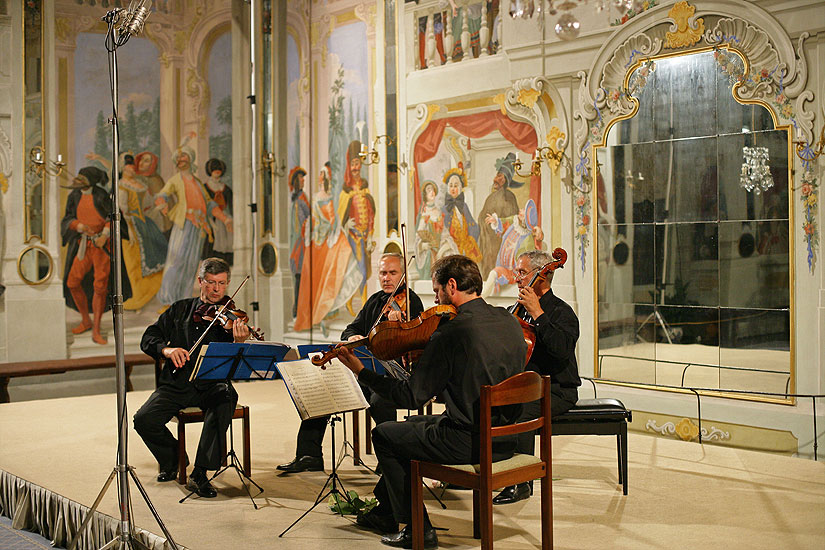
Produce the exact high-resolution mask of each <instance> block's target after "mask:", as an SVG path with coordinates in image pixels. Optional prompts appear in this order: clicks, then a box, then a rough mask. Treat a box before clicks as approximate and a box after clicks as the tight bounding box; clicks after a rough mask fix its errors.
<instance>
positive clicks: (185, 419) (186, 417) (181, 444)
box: [173, 405, 252, 485]
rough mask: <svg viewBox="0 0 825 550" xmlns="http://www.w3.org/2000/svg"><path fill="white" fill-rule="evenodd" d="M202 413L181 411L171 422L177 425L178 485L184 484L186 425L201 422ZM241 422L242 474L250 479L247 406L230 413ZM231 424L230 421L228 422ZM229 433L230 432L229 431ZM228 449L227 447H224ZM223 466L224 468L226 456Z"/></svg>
mask: <svg viewBox="0 0 825 550" xmlns="http://www.w3.org/2000/svg"><path fill="white" fill-rule="evenodd" d="M203 415H204V412H203V411H202V410H200V409H198V408H197V407H190V408H189V409H182V410H181V411H179V412H178V414H176V415H175V417H174V418H173V420H176V421H177V423H178V483H180V484H181V485H185V484H186V425H187V424H192V423H193V422H203ZM236 418H240V419H242V420H243V426H242V427H243V473H244V475H245V476H246V477H248V478H251V477H252V455H251V450H250V447H251V441H250V439H251V438H250V435H249V407H248V406H247V405H237V406H236V407H235V411H234V412H233V413H232V419H233V420H234V419H236ZM230 422H231V420H230ZM230 432H231V430H230ZM224 448H225V449H228V448H229V447H228V446H224ZM223 465H224V466H226V456H224V462H223Z"/></svg>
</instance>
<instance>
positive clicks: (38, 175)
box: [21, 0, 49, 244]
mask: <svg viewBox="0 0 825 550" xmlns="http://www.w3.org/2000/svg"><path fill="white" fill-rule="evenodd" d="M22 9H23V18H22V27H23V28H22V32H21V37H22V42H23V43H22V52H23V56H22V65H23V66H22V71H21V74H22V75H23V109H22V112H23V121H22V125H23V127H22V135H23V144H24V147H23V152H22V153H23V161H22V163H21V166H25V167H26V168H27V169H26V170H24V171H23V186H24V192H23V242H24V243H30V242H32V241H34V240H39V241H40V242H41V243H43V244H46V220H47V217H46V214H47V210H46V184H47V178H48V173H47V171H46V170H44V169H35V168H36V167H35V166H33V165H32V162H31V159H30V152H31V151H34V150H35V149H36V148H39V149H40V150H41V151H43V155H42V161H43V162H44V163H46V164H48V162H49V161H48V157H47V156H46V155H45V146H44V144H43V138H44V136H45V120H46V118H45V117H46V111H45V101H44V89H45V70H44V63H43V61H44V53H45V36H44V32H43V24H44V20H43V3H42V1H41V0H38V1H37V2H35V4H34V5H33V6H29V5H28V3H24V4H23V8H22ZM35 12H36V13H35ZM30 17H37V18H39V20H40V21H39V29H38V34H39V37H38V40H37V41H36V42H37V44H38V46H37V48H38V51H36V52H32V51H31V47H30V46H29V44H30V42H32V41H30V40H29V34H30V32H31V30H32V29H31V26H30V25H29V24H28V20H29V18H30ZM32 53H34V54H39V58H38V59H39V63H38V66H37V71H36V73H32V71H31V64H30V63H29V61H28V60H29V57H30V56H31V55H32ZM32 78H35V79H36V81H37V82H38V83H39V90H37V92H36V94H37V95H39V104H40V105H39V126H40V127H39V139H35V140H33V141H30V140H29V136H28V132H29V131H31V130H33V129H34V128H29V125H28V124H27V118H28V113H29V109H28V106H29V105H28V104H29V90H28V88H29V86H28V84H29V82H30V79H32ZM30 182H31V186H32V187H34V186H37V185H39V186H40V228H39V230H37V229H36V228H35V227H33V223H32V219H31V218H32V214H31V208H32V201H33V197H32V195H31V193H30Z"/></svg>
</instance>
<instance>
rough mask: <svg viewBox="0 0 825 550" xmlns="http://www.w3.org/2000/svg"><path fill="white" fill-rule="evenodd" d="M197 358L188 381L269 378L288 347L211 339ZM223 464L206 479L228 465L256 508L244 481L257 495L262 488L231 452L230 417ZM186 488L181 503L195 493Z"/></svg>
mask: <svg viewBox="0 0 825 550" xmlns="http://www.w3.org/2000/svg"><path fill="white" fill-rule="evenodd" d="M203 350H204V351H202V352H201V355H200V357H198V361H197V364H196V366H195V370H194V371H193V372H192V376H191V378H190V379H191V380H195V379H197V380H223V381H225V382H226V383H227V384H229V383H230V382H231V381H232V380H272V379H273V378H275V374H276V371H275V368H274V367H275V362H276V361H280V360H281V359H283V358H284V356H285V355H286V354H287V353H288V352H289V350H290V347H289V346H287V345H285V344H274V343H271V342H244V343H239V344H236V343H232V342H212V343H210V344H208V345H206V346H204V347H203ZM225 462H226V466H224V467H223V468H221V469H220V470H218V471H216V472H215V473H214V474H213V475H212V477H210V478H209V481H210V482H211V481H212V480H213V479H215V478H216V477H218V476H219V475H221V474H222V473H224V472H225V471H226V470H228V469H230V468H232V469H233V470H235V472H236V473H237V474H238V478H239V479H240V480H241V484H242V485H243V487H244V489H246V494H247V495H249V500H251V501H252V506H254V507H255V509H256V510H257V509H258V504H257V503H256V502H255V498H254V497H253V496H252V492H251V491H250V488H249V485H248V484H247V481H248V482H249V483H251V484H252V485H254V486H255V487H257V488H258V494H257V495H255V496H258V495H260V494H261V493H263V492H264V490H263V487H261V486H260V485H258V484H257V483H255V482H254V481H252V479H251V478H250V477H248V476H247V475H246V474H245V473H244V471H243V467H242V466H241V461H240V460H239V459H238V455H237V454H236V453H235V437H234V433H233V431H232V420H230V421H229V451H228V452H227V453H226V459H225ZM195 492H196V491H190V492H189V494H188V495H186V496H185V497H183V498H182V499H180V501H179V502H181V503H182V502H184V501H185V500H186V499H188V498H189V497H191V496H192V495H194V494H195Z"/></svg>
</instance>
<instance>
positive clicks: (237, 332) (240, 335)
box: [232, 319, 251, 344]
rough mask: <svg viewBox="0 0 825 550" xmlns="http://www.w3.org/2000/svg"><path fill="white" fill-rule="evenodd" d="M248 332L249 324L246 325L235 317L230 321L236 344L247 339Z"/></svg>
mask: <svg viewBox="0 0 825 550" xmlns="http://www.w3.org/2000/svg"><path fill="white" fill-rule="evenodd" d="M250 334H251V331H250V330H249V325H247V324H246V323H244V322H243V321H241V320H240V319H235V320H234V321H233V322H232V337H233V339H234V340H235V343H236V344H239V343H241V342H246V341H247V340H249V335H250Z"/></svg>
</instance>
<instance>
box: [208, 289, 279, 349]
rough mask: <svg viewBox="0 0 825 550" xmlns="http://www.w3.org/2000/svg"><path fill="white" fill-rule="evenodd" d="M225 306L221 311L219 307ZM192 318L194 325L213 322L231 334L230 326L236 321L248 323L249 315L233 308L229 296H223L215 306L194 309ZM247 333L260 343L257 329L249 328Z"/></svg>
mask: <svg viewBox="0 0 825 550" xmlns="http://www.w3.org/2000/svg"><path fill="white" fill-rule="evenodd" d="M223 305H226V307H225V308H223V311H221V306H223ZM192 318H193V319H194V321H195V322H196V323H204V322H205V323H211V322H212V321H215V322H216V323H218V324H220V326H221V327H222V328H223V329H224V330H226V331H227V332H230V333H231V332H232V325H233V324H234V322H235V321H236V320H240V321H243V322H244V323H247V324H248V323H249V315H247V314H246V312H245V311H244V310H242V309H238V308H237V307H236V306H235V302H233V301H232V299H231V298H230V297H229V296H224V297H223V298H221V299H220V300H219V301H218V302H217V303H216V304H206V303H204V304H201V305H199V306H198V307H197V309H195V312H194V313H193V314H192ZM249 332H250V334H251V335H252V337H253V338H255V339H256V340H259V341H262V340H263V339H264V335H263V333H262V332H261V331H260V330H258V329H257V328H255V327H253V326H250V327H249Z"/></svg>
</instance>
